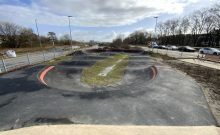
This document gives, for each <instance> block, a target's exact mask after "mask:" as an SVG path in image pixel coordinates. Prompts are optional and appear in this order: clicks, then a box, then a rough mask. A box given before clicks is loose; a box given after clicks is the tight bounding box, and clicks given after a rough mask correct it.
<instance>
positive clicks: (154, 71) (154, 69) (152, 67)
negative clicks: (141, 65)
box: [151, 66, 158, 80]
mask: <svg viewBox="0 0 220 135" xmlns="http://www.w3.org/2000/svg"><path fill="white" fill-rule="evenodd" d="M151 70H152V71H153V77H152V80H153V79H155V78H156V77H157V74H158V70H157V67H155V66H151Z"/></svg>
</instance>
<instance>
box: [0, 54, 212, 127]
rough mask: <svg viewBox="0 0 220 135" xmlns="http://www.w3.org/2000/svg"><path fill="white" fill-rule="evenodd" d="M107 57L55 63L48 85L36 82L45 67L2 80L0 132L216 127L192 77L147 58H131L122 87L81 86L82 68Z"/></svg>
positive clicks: (6, 75) (139, 56) (25, 70)
mask: <svg viewBox="0 0 220 135" xmlns="http://www.w3.org/2000/svg"><path fill="white" fill-rule="evenodd" d="M105 57H106V56H104V57H103V55H102V56H101V57H99V56H96V55H93V56H90V54H89V55H85V56H75V57H74V61H66V62H63V63H61V64H59V65H57V66H56V67H55V68H54V70H52V71H50V72H49V73H48V74H47V76H50V77H54V78H47V79H46V80H45V81H46V82H47V83H50V85H49V87H48V86H45V85H44V84H43V83H41V82H40V81H39V80H38V75H39V72H40V71H42V69H44V68H45V66H44V65H39V66H34V67H29V68H26V69H23V70H18V71H15V72H11V73H8V74H4V75H2V76H0V118H1V120H0V130H6V129H13V128H20V127H23V126H30V125H37V124H45V123H49V124H104V125H157V126H211V125H216V121H215V119H214V118H213V115H212V113H211V112H210V109H209V107H208V105H207V102H206V100H205V98H204V95H203V92H202V90H201V87H200V86H198V85H197V83H196V82H195V81H194V80H193V79H192V78H190V77H188V76H186V75H185V74H182V73H181V72H179V71H176V70H174V69H172V68H170V67H168V66H166V65H164V64H163V63H157V62H155V61H154V60H152V59H151V58H150V57H148V56H141V55H138V56H136V54H135V55H132V56H131V57H130V60H129V66H128V68H127V70H126V73H125V76H124V78H123V81H122V82H121V84H120V85H117V86H114V87H113V86H111V87H103V88H96V87H88V86H85V85H83V84H82V83H81V82H80V75H81V72H82V69H83V68H86V67H88V66H91V65H92V64H94V63H95V62H96V61H97V60H101V59H103V58H105ZM83 60H84V61H83ZM91 60H93V61H91ZM152 65H155V66H156V67H157V69H158V71H159V73H158V75H157V76H156V78H155V77H154V78H153V80H152V73H153V72H152V71H151V70H149V68H150V67H151V66H152ZM57 77H60V78H58V79H57ZM49 79H52V80H49ZM64 82H65V83H67V84H68V85H67V84H65V85H64ZM52 84H53V85H52ZM73 84H74V85H73ZM86 91H87V92H86ZM88 92H89V93H88Z"/></svg>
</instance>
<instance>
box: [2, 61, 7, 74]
mask: <svg viewBox="0 0 220 135" xmlns="http://www.w3.org/2000/svg"><path fill="white" fill-rule="evenodd" d="M2 64H3V67H4V70H5V72H7V67H6V65H5V60H4V59H3V58H2Z"/></svg>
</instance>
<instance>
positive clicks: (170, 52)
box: [148, 48, 201, 59]
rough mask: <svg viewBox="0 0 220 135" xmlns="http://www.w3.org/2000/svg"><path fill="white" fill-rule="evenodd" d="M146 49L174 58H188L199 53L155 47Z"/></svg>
mask: <svg viewBox="0 0 220 135" xmlns="http://www.w3.org/2000/svg"><path fill="white" fill-rule="evenodd" d="M148 51H153V52H154V53H160V54H163V55H168V56H170V57H174V58H181V59H188V58H197V57H198V56H200V55H201V54H199V52H181V51H177V50H167V49H157V48H148Z"/></svg>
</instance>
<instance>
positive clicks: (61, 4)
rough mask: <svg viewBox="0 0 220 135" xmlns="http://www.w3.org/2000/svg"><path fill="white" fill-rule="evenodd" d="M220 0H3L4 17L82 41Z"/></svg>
mask: <svg viewBox="0 0 220 135" xmlns="http://www.w3.org/2000/svg"><path fill="white" fill-rule="evenodd" d="M218 1H219V0H0V21H1V22H12V23H16V24H18V25H21V26H24V27H29V28H32V29H33V30H34V32H35V33H36V26H35V19H37V23H38V27H39V33H40V35H47V33H48V32H51V31H52V32H55V33H56V35H57V37H61V36H62V35H64V34H69V26H68V17H67V16H72V17H71V18H70V21H71V29H72V38H73V39H74V40H78V41H89V40H95V41H105V42H109V41H112V39H114V38H116V37H117V35H119V34H124V35H125V36H128V35H129V34H130V33H132V32H134V31H136V30H145V31H153V30H154V27H155V19H154V16H158V17H159V18H158V21H159V22H160V21H165V20H167V19H172V18H178V17H182V16H187V15H189V14H190V13H192V12H193V11H194V10H198V9H201V8H207V7H209V6H211V5H213V4H215V3H216V2H218Z"/></svg>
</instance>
